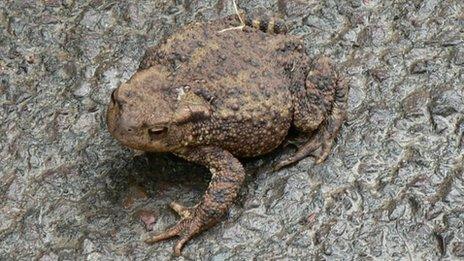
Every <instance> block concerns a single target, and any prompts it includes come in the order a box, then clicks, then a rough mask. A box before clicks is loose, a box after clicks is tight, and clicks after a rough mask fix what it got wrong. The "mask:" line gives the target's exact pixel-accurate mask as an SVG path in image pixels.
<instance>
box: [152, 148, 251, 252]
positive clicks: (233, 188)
mask: <svg viewBox="0 0 464 261" xmlns="http://www.w3.org/2000/svg"><path fill="white" fill-rule="evenodd" d="M178 155H179V156H181V157H183V158H185V159H187V160H189V161H193V162H196V163H198V164H201V165H204V166H206V167H208V168H209V169H210V171H211V173H212V174H213V176H212V178H211V182H210V184H209V186H208V189H207V190H206V193H205V196H204V198H203V200H202V201H201V202H200V203H199V204H198V205H196V206H195V207H191V208H187V207H184V206H182V205H180V204H178V203H175V202H174V203H171V207H172V208H173V209H174V210H175V211H176V212H177V213H178V214H179V215H180V216H181V220H180V221H179V222H178V223H177V224H176V225H174V226H173V227H171V228H169V229H167V230H166V231H164V232H163V233H161V234H159V235H156V236H152V237H150V238H149V239H147V240H145V242H147V243H155V242H158V241H162V240H166V239H169V238H172V237H176V236H178V237H180V239H179V241H177V243H176V245H175V246H174V254H175V255H177V256H179V255H180V254H181V250H182V247H183V246H184V245H185V243H186V242H187V241H189V240H190V239H191V238H192V237H194V236H195V235H197V234H198V233H200V232H201V231H203V230H205V229H207V228H209V227H211V226H213V225H214V224H216V223H217V222H218V221H220V220H221V218H222V217H223V216H224V214H225V213H226V212H227V211H228V209H229V207H230V205H232V203H233V201H234V199H235V198H236V196H237V193H238V191H239V189H240V186H241V184H242V183H243V180H244V179H245V170H244V169H243V166H242V164H241V163H240V162H239V161H238V160H237V159H236V158H235V157H234V156H233V155H232V154H231V153H229V152H227V151H225V150H223V149H221V148H217V147H198V148H193V149H190V150H188V151H185V152H182V153H178Z"/></svg>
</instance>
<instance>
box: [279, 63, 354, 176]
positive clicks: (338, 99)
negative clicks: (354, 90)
mask: <svg viewBox="0 0 464 261" xmlns="http://www.w3.org/2000/svg"><path fill="white" fill-rule="evenodd" d="M295 88H296V89H295V90H293V91H292V94H293V96H294V103H295V104H294V106H295V110H294V120H293V124H294V125H295V127H296V128H297V129H298V130H299V131H301V132H304V133H307V134H312V136H311V138H310V139H309V140H308V141H307V142H306V143H305V144H303V146H301V147H300V148H299V149H298V151H297V152H296V153H295V154H294V155H292V156H290V157H288V158H286V159H283V160H281V161H280V162H278V163H277V165H276V166H275V169H276V170H278V169H280V168H282V167H284V166H287V165H289V164H292V163H295V162H297V161H299V160H301V159H303V158H305V157H307V156H308V155H310V154H311V153H313V152H314V151H315V150H317V149H319V148H321V153H320V155H319V156H318V157H317V159H316V163H317V164H318V163H321V162H323V161H324V160H325V159H326V158H327V156H328V155H329V154H330V150H331V148H332V145H333V141H334V139H335V137H336V135H337V134H338V132H339V130H340V127H341V125H342V124H343V122H344V121H345V118H346V107H347V97H348V84H347V83H346V81H344V80H343V79H341V78H340V77H339V75H338V74H337V72H336V71H335V70H334V68H333V67H332V65H331V64H330V60H329V59H328V58H326V57H322V58H320V59H318V60H317V61H316V62H315V63H314V65H313V68H312V69H311V71H310V73H309V74H308V77H307V78H306V88H298V87H295Z"/></svg>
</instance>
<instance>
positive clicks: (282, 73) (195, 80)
mask: <svg viewBox="0 0 464 261" xmlns="http://www.w3.org/2000/svg"><path fill="white" fill-rule="evenodd" d="M233 21H236V19H230V20H229V19H224V20H220V21H216V22H214V23H209V24H194V25H190V26H189V27H187V28H185V29H183V30H182V31H179V32H177V33H176V34H174V35H172V36H170V37H169V38H168V39H167V40H166V42H165V43H163V44H162V45H160V46H158V47H157V48H156V49H153V50H150V51H148V54H147V56H146V57H145V59H144V61H143V62H142V64H141V67H142V68H144V67H146V68H148V67H150V66H151V65H152V64H153V63H155V62H156V63H162V64H163V65H165V66H167V67H169V68H170V70H172V71H173V76H172V77H174V82H176V83H177V84H178V85H177V86H173V87H172V89H173V90H172V91H173V92H179V91H180V92H184V91H185V90H183V89H182V88H188V89H189V90H191V91H193V92H194V93H195V94H197V95H199V96H201V97H203V98H204V99H205V100H207V101H208V102H209V103H210V105H211V108H212V115H211V117H210V118H208V119H206V120H204V121H197V122H193V123H192V125H193V127H192V135H193V136H194V137H193V139H192V140H193V141H194V142H198V144H201V145H205V144H209V145H216V146H220V147H222V148H224V149H227V150H228V151H230V152H231V153H232V154H234V155H238V156H242V157H247V156H257V155H261V154H264V153H266V152H269V151H271V150H272V149H274V148H275V147H277V146H278V145H279V144H280V143H281V142H282V140H283V139H284V138H285V136H286V134H287V131H288V129H289V127H290V124H291V121H292V112H293V106H292V98H291V97H292V96H291V93H290V88H289V87H290V86H291V84H293V83H294V81H295V80H293V81H292V80H290V77H289V75H288V73H287V72H286V68H285V67H289V66H290V67H291V66H293V67H295V66H296V65H295V63H298V62H301V61H302V59H301V56H303V55H304V54H302V53H299V52H298V54H299V55H298V56H297V57H295V54H294V51H295V49H296V46H297V45H298V44H299V39H298V38H296V37H294V36H288V35H283V34H281V35H272V34H268V33H265V32H262V31H259V30H256V29H253V28H249V27H248V28H246V30H239V29H231V30H227V29H230V28H232V27H233V26H234V25H233ZM224 29H226V30H224ZM304 57H305V56H304ZM298 67H301V66H298ZM303 67H304V66H303ZM287 69H289V70H288V71H290V70H291V69H292V68H287ZM293 69H294V68H293ZM299 80H300V82H301V81H303V84H304V78H303V79H299Z"/></svg>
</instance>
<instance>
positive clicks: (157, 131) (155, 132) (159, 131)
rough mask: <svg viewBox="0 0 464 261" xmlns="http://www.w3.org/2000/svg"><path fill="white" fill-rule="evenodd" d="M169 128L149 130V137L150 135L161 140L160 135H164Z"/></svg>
mask: <svg viewBox="0 0 464 261" xmlns="http://www.w3.org/2000/svg"><path fill="white" fill-rule="evenodd" d="M167 129H168V128H166V127H153V128H151V129H148V135H150V138H152V139H156V138H159V137H160V135H162V134H164V133H165V132H166V131H167Z"/></svg>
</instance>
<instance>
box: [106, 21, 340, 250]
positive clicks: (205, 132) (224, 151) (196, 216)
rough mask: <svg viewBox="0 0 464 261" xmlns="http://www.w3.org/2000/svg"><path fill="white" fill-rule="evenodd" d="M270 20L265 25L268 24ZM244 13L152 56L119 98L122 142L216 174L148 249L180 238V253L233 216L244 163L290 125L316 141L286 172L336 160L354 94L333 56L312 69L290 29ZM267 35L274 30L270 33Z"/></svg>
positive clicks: (114, 126)
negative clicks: (242, 21) (332, 156)
mask: <svg viewBox="0 0 464 261" xmlns="http://www.w3.org/2000/svg"><path fill="white" fill-rule="evenodd" d="M263 21H264V20H263ZM263 21H262V22H257V21H256V20H252V21H250V20H247V23H246V24H248V25H251V26H244V27H243V28H242V30H238V29H236V30H235V29H233V30H224V29H227V28H231V27H234V26H236V25H237V23H238V19H237V18H236V16H231V17H227V18H223V19H220V20H217V21H213V22H210V23H195V24H191V25H188V26H186V27H185V28H183V29H181V30H180V31H178V32H177V33H175V34H173V35H171V36H170V37H168V38H166V39H165V40H164V41H163V42H162V43H161V44H159V45H158V46H156V47H154V48H151V49H149V50H148V51H147V53H146V55H145V57H144V59H143V61H142V62H141V65H140V69H139V70H138V71H137V73H135V74H134V75H133V76H132V78H131V79H130V80H129V81H128V82H127V83H125V84H122V85H121V86H119V87H118V88H117V89H116V90H115V91H114V92H113V94H112V97H111V103H110V104H109V108H108V114H107V123H108V128H109V131H110V132H111V134H112V135H113V136H114V137H115V138H116V139H118V140H119V141H120V142H121V143H122V144H123V145H125V146H128V147H131V148H134V149H138V150H143V151H150V152H172V153H174V154H176V155H179V156H181V157H183V158H185V159H187V160H189V161H193V162H196V163H198V164H201V165H204V166H206V167H208V168H209V169H210V171H211V173H212V179H211V182H210V184H209V187H208V189H207V191H206V193H205V196H204V198H203V200H202V201H201V202H200V203H199V204H197V205H196V206H194V207H190V208H188V207H184V206H182V205H180V204H178V203H175V202H174V203H172V204H171V207H172V208H173V209H174V210H175V211H176V212H177V213H179V215H180V216H181V217H182V219H181V220H180V221H179V223H177V225H175V226H173V227H172V228H170V229H167V230H166V231H165V232H163V233H161V234H159V235H156V236H153V237H151V238H150V239H148V240H147V242H157V241H160V240H165V239H168V238H171V237H174V236H179V237H180V240H179V241H178V242H177V244H176V245H175V247H174V252H175V254H177V255H180V251H181V249H182V247H183V245H184V244H185V243H186V242H187V241H188V240H189V239H191V238H192V237H193V236H195V235H196V234H198V233H199V232H201V231H202V230H204V229H206V228H208V227H210V226H212V225H214V224H215V223H217V222H218V221H219V220H220V219H221V217H222V216H223V215H224V214H225V213H226V212H227V211H228V209H229V207H230V205H231V204H232V203H233V201H234V199H235V197H236V196H237V192H238V190H239V189H240V185H241V184H242V182H243V180H244V177H245V172H244V169H243V166H242V164H241V163H240V162H239V161H238V160H237V158H236V157H253V156H258V155H262V154H265V153H268V152H270V151H272V150H273V149H275V148H276V147H278V146H279V144H281V143H282V141H283V140H284V138H285V137H286V135H287V132H288V130H289V128H290V127H291V126H293V127H294V128H296V129H297V130H298V131H300V132H301V133H304V134H305V135H306V136H307V137H308V141H307V142H306V143H305V144H304V145H303V146H301V147H300V148H299V149H298V151H297V152H296V153H295V154H294V155H293V156H291V157H289V158H287V159H285V160H283V161H281V162H279V163H278V164H277V165H276V168H277V169H279V168H281V167H283V166H286V165H288V164H291V163H294V162H297V161H299V160H300V159H302V158H304V157H306V156H308V155H309V154H311V153H313V152H314V151H315V150H317V149H319V148H321V153H320V155H319V156H318V158H317V160H316V162H318V163H319V162H322V161H323V160H324V159H325V158H326V157H327V156H328V155H329V153H330V149H331V147H332V143H333V140H334V138H335V136H336V134H337V133H338V131H339V129H340V126H341V124H342V123H343V121H344V119H345V107H346V103H347V92H348V87H347V84H345V83H344V81H342V80H340V77H339V76H338V74H337V73H336V71H335V70H334V69H333V68H332V66H331V65H330V63H329V60H328V59H327V58H320V59H317V60H316V61H315V62H310V59H309V57H308V55H307V54H306V53H305V51H304V48H303V44H302V40H301V39H300V38H299V37H296V36H291V35H286V34H273V33H271V32H276V31H282V30H283V29H284V27H283V24H282V23H279V22H274V21H272V20H270V21H269V20H268V21H267V22H263ZM264 31H268V33H266V32H264Z"/></svg>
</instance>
